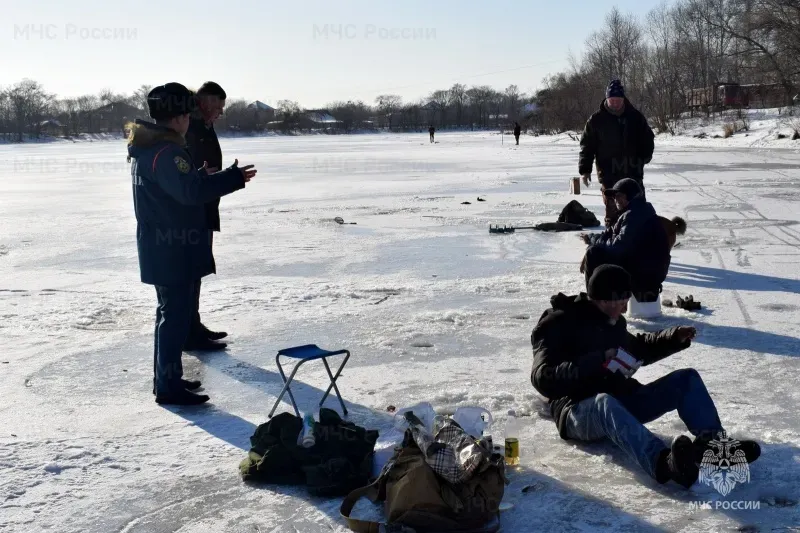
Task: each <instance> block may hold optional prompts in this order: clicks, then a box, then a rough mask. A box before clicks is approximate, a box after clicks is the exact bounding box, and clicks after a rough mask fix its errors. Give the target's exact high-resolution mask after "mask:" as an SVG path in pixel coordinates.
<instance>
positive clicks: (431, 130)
mask: <svg viewBox="0 0 800 533" xmlns="http://www.w3.org/2000/svg"><path fill="white" fill-rule="evenodd" d="M428 133H429V134H430V136H431V142H433V134H434V133H436V128H434V127H433V124H431V127H430V128H428Z"/></svg>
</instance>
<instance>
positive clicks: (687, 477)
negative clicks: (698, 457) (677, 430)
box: [656, 435, 700, 489]
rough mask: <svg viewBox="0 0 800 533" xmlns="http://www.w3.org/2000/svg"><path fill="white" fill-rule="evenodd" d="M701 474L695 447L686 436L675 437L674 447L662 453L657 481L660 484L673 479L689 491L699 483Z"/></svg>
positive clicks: (657, 469)
mask: <svg viewBox="0 0 800 533" xmlns="http://www.w3.org/2000/svg"><path fill="white" fill-rule="evenodd" d="M699 474H700V469H699V468H698V467H697V465H696V464H695V462H694V447H693V445H692V441H691V439H690V438H689V437H687V436H686V435H681V436H679V437H675V439H674V440H673V441H672V447H671V448H670V449H669V450H664V451H663V452H661V455H660V456H659V458H658V462H657V464H656V480H657V481H658V482H659V483H666V482H667V481H669V480H670V479H671V480H673V481H674V482H675V483H677V484H678V485H681V486H682V487H685V488H687V489H688V488H690V487H691V486H692V485H694V483H695V482H696V481H697V477H698V476H699Z"/></svg>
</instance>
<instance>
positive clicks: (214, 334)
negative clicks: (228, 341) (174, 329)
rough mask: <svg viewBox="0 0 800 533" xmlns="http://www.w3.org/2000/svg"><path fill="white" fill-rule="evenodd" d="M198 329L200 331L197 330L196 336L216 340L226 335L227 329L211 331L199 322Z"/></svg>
mask: <svg viewBox="0 0 800 533" xmlns="http://www.w3.org/2000/svg"><path fill="white" fill-rule="evenodd" d="M199 329H200V331H199V332H198V333H199V334H198V335H197V336H198V337H201V338H206V339H210V340H212V341H218V340H220V339H224V338H225V337H227V336H228V332H227V331H211V330H210V329H208V328H207V327H206V326H205V324H200V328H199Z"/></svg>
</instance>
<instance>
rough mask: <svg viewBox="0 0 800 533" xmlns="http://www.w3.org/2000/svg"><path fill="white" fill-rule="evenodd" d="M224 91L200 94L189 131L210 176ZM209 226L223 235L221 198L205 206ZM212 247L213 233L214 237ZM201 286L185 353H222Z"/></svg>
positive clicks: (209, 88)
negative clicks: (203, 316) (204, 313)
mask: <svg viewBox="0 0 800 533" xmlns="http://www.w3.org/2000/svg"><path fill="white" fill-rule="evenodd" d="M226 98H227V95H226V94H225V91H224V90H223V89H222V87H220V86H219V85H218V84H217V83H214V82H213V81H208V82H206V83H204V84H203V85H202V86H201V87H200V89H199V90H198V91H197V109H196V110H195V111H194V112H193V113H192V116H191V118H190V120H189V130H188V131H187V132H186V147H187V149H188V150H189V154H190V155H191V156H192V159H193V160H194V161H195V164H197V165H203V164H205V165H207V168H206V171H207V172H208V173H210V174H212V173H214V172H216V171H217V170H219V169H220V168H222V149H221V148H220V146H219V139H218V138H217V132H216V131H215V130H214V121H215V120H217V119H218V118H219V117H220V116H221V115H222V111H223V109H224V108H225V99H226ZM205 209H206V217H207V218H208V226H209V228H210V229H211V230H213V231H220V218H219V198H215V199H214V200H212V201H210V202H208V203H207V204H206V205H205ZM211 235H212V237H211V245H212V246H213V244H214V243H213V235H214V234H213V233H212V234H211ZM200 286H201V280H199V279H198V280H197V286H196V287H195V312H194V318H193V319H192V329H191V330H190V331H189V337H188V338H187V339H186V345H185V346H184V347H183V349H184V350H187V351H188V350H201V351H208V350H220V349H223V348H225V347H226V346H227V344H225V343H224V342H216V341H218V340H220V339H224V338H225V337H227V336H228V334H227V333H226V332H225V331H211V330H209V329H208V328H207V327H206V326H205V325H204V324H203V323H202V322H201V321H200Z"/></svg>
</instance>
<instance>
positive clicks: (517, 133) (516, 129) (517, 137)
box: [514, 122, 522, 146]
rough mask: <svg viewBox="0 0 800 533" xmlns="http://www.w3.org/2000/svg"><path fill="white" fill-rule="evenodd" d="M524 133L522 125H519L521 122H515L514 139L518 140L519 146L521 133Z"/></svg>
mask: <svg viewBox="0 0 800 533" xmlns="http://www.w3.org/2000/svg"><path fill="white" fill-rule="evenodd" d="M520 133H522V127H521V126H520V125H519V122H515V123H514V139H516V140H517V146H519V134H520Z"/></svg>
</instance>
